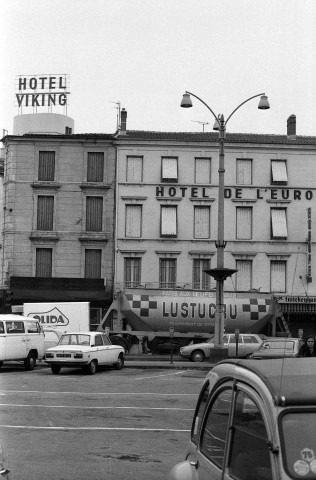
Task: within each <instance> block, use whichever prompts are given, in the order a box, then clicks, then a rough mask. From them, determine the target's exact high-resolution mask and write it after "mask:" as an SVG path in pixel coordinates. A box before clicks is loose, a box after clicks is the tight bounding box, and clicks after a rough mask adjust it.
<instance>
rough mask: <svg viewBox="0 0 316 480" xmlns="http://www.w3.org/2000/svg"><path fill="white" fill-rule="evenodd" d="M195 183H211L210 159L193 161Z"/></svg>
mask: <svg viewBox="0 0 316 480" xmlns="http://www.w3.org/2000/svg"><path fill="white" fill-rule="evenodd" d="M195 183H197V184H209V183H211V159H210V158H196V159H195Z"/></svg>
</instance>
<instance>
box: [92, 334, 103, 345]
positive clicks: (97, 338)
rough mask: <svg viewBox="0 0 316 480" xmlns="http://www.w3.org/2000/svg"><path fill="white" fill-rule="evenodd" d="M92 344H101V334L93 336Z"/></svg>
mask: <svg viewBox="0 0 316 480" xmlns="http://www.w3.org/2000/svg"><path fill="white" fill-rule="evenodd" d="M94 344H95V346H96V347H99V346H100V345H103V341H102V335H96V336H95V342H94Z"/></svg>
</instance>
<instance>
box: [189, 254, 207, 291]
mask: <svg viewBox="0 0 316 480" xmlns="http://www.w3.org/2000/svg"><path fill="white" fill-rule="evenodd" d="M208 268H210V261H209V260H207V259H202V260H201V259H198V258H195V259H193V288H194V289H195V290H209V289H210V281H211V277H210V275H207V273H205V272H204V270H206V269H208Z"/></svg>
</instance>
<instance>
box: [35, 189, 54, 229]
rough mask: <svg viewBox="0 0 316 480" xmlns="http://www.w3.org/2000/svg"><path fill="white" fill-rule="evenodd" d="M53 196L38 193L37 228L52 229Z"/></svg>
mask: <svg viewBox="0 0 316 480" xmlns="http://www.w3.org/2000/svg"><path fill="white" fill-rule="evenodd" d="M53 225H54V197H53V196H50V195H49V196H46V195H39V196H38V197H37V230H53Z"/></svg>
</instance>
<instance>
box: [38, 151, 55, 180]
mask: <svg viewBox="0 0 316 480" xmlns="http://www.w3.org/2000/svg"><path fill="white" fill-rule="evenodd" d="M38 180H41V181H44V182H45V181H46V182H49V181H51V182H53V181H54V180H55V152H39V160H38Z"/></svg>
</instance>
